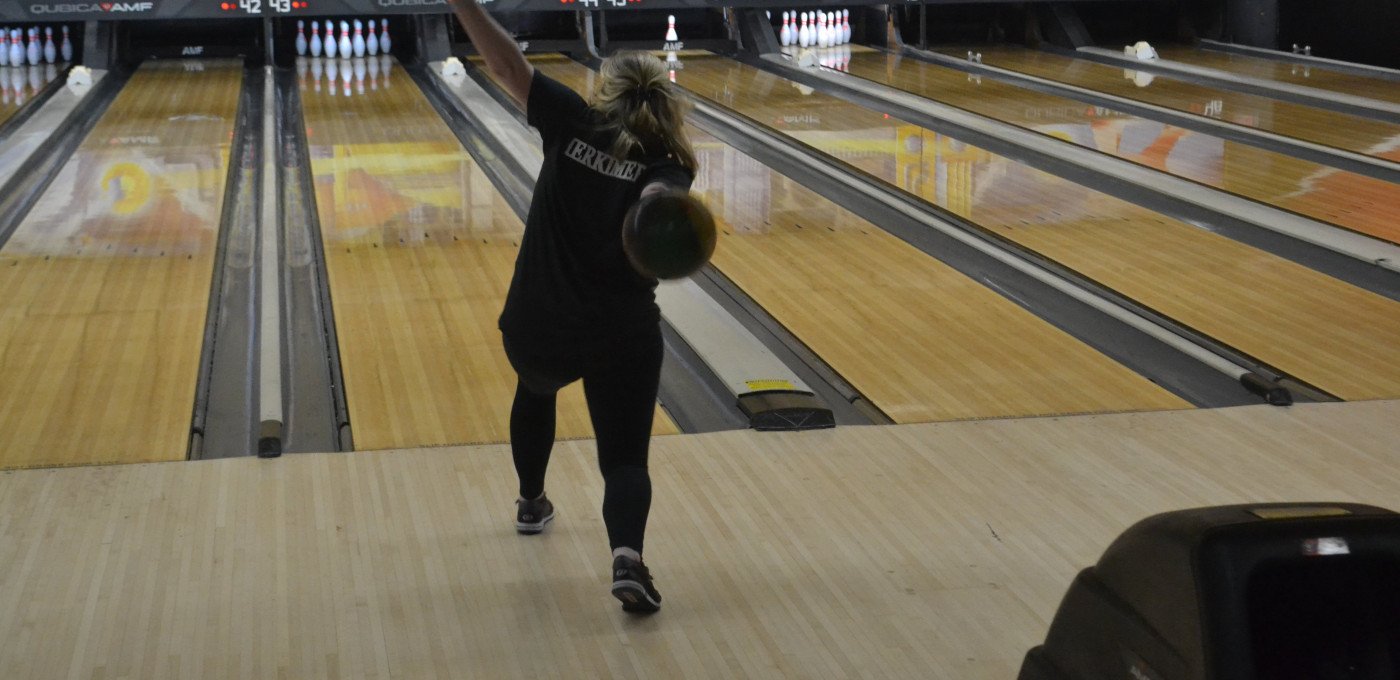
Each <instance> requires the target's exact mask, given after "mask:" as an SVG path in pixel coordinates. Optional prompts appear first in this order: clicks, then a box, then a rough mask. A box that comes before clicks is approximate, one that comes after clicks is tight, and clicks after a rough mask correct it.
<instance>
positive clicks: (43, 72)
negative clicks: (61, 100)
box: [0, 64, 58, 125]
mask: <svg viewBox="0 0 1400 680" xmlns="http://www.w3.org/2000/svg"><path fill="white" fill-rule="evenodd" d="M57 77H58V66H56V65H54V64H41V65H38V66H0V125H4V124H5V121H8V120H9V119H10V118H13V117H14V115H15V114H16V113H19V110H20V109H22V108H24V105H25V104H28V103H29V101H30V100H31V99H33V98H35V97H37V96H39V93H40V92H42V91H43V89H44V87H46V86H47V85H48V84H49V83H51V82H53V81H54V79H55V78H57Z"/></svg>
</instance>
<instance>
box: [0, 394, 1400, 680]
mask: <svg viewBox="0 0 1400 680" xmlns="http://www.w3.org/2000/svg"><path fill="white" fill-rule="evenodd" d="M1397 422H1400V401H1372V402H1352V403H1340V404H1312V405H1299V406H1294V407H1291V408H1286V409H1285V408H1276V407H1269V406H1251V407H1241V408H1233V409H1219V410H1210V411H1171V412H1159V413H1136V414H1118V415H1096V416H1077V417H1067V418H1039V419H1015V420H992V421H965V422H956V423H938V424H923V425H897V426H884V427H847V428H840V429H836V430H826V431H817V432H809V433H757V432H751V431H739V432H725V433H718V434H707V435H682V436H670V437H659V438H657V439H656V440H655V441H654V444H653V451H654V454H653V455H654V458H653V476H654V479H655V489H656V494H655V498H656V500H655V505H654V508H653V513H652V521H651V527H650V531H651V538H650V544H649V547H648V551H647V553H648V558H649V562H650V563H651V565H652V567H653V569H654V570H655V574H656V575H657V578H658V585H659V587H660V588H661V589H662V592H663V594H664V596H665V608H664V609H663V610H662V612H661V613H660V614H658V615H657V616H654V617H651V618H631V617H629V616H627V615H624V614H623V613H622V612H620V611H619V610H618V609H617V608H616V607H615V606H614V605H615V603H614V602H613V601H612V600H611V598H610V597H609V596H608V595H607V578H608V567H607V550H606V543H605V538H604V531H603V527H602V524H601V521H600V518H599V509H598V505H599V499H600V497H601V481H600V479H599V476H598V474H597V471H596V469H595V468H594V464H593V452H592V444H591V443H589V442H587V441H573V442H567V443H562V444H561V445H560V446H559V448H558V449H557V452H556V458H555V465H554V469H553V472H552V478H551V482H550V492H551V494H552V496H553V498H554V499H555V501H556V502H557V504H558V506H559V513H560V514H559V518H558V519H557V520H556V521H555V523H554V524H553V525H552V526H551V528H550V530H549V531H548V532H547V533H546V534H545V535H543V536H538V537H528V538H526V537H520V536H517V535H516V534H515V533H514V530H513V528H512V525H511V522H510V519H511V515H510V513H511V501H512V500H513V497H514V484H513V473H512V470H511V465H510V456H509V453H508V451H507V449H506V447H504V446H499V445H492V446H484V447H477V448H468V447H454V448H436V449H419V450H405V451H398V452H379V453H364V452H362V453H342V454H304V455H294V456H286V457H283V458H281V459H278V460H258V459H252V458H248V459H231V460H218V461H203V462H180V463H155V464H140V465H127V466H111V467H90V468H70V469H46V470H21V471H13V472H7V473H0V640H4V645H3V647H0V677H5V678H109V679H110V678H143V679H150V678H176V677H178V678H208V679H214V678H312V677H314V678H389V677H393V678H451V677H461V678H465V677H472V678H521V677H541V678H597V677H621V678H625V677H646V678H682V677H688V678H734V677H761V678H769V677H791V678H853V677H872V678H896V677H899V678H956V679H973V678H988V679H991V678H997V679H999V680H1001V679H1005V678H1011V677H1014V675H1015V672H1016V669H1017V668H1018V667H1019V663H1020V659H1021V656H1022V654H1023V653H1024V652H1025V650H1026V649H1027V648H1029V647H1030V646H1032V645H1034V644H1036V643H1037V642H1038V641H1039V640H1041V639H1042V637H1043V636H1044V634H1045V629H1046V626H1047V623H1048V620H1049V618H1050V617H1051V616H1052V614H1053V612H1054V611H1055V608H1056V606H1057V605H1058V602H1059V599H1060V597H1061V596H1062V594H1063V593H1064V590H1065V588H1066V587H1067V586H1068V584H1069V582H1070V579H1071V578H1072V576H1073V575H1074V574H1075V573H1076V571H1077V570H1078V569H1080V568H1081V567H1083V566H1086V565H1088V564H1091V563H1092V562H1093V561H1094V560H1096V559H1097V557H1098V556H1099V554H1100V553H1101V552H1102V550H1103V549H1104V547H1105V546H1106V545H1107V544H1108V543H1109V542H1110V541H1111V540H1112V539H1113V538H1114V537H1115V536H1117V535H1118V534H1119V533H1120V532H1121V531H1122V530H1123V529H1125V528H1126V527H1127V526H1128V525H1129V524H1131V523H1132V522H1134V521H1136V520H1138V519H1141V518H1143V517H1145V516H1147V515H1150V514H1153V513H1157V512H1161V511H1166V510H1171V509H1179V508H1186V507H1194V506H1204V505H1218V504H1226V503H1239V502H1253V501H1259V502H1264V501H1313V500H1322V501H1357V502H1363V503H1373V504H1377V505H1382V506H1386V505H1388V506H1391V507H1395V506H1400V503H1397V501H1396V499H1397V498H1400V450H1397V447H1396V446H1395V441H1396V427H1395V425H1394V423H1397Z"/></svg>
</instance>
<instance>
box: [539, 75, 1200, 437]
mask: <svg viewBox="0 0 1400 680" xmlns="http://www.w3.org/2000/svg"><path fill="white" fill-rule="evenodd" d="M535 64H536V67H537V68H539V69H540V70H541V71H543V72H544V73H545V74H546V75H549V76H551V77H553V78H556V79H558V80H560V81H561V82H564V83H565V84H567V85H569V86H570V87H573V88H575V89H576V90H579V91H581V92H590V91H592V89H593V82H594V78H595V74H594V73H593V72H592V71H590V70H588V69H586V68H584V67H582V66H580V65H578V64H574V63H571V62H560V61H558V60H552V61H551V60H536V61H535ZM689 131H690V134H691V135H692V141H693V142H694V143H695V145H696V153H697V155H698V157H699V160H700V172H699V175H698V177H697V178H696V181H695V185H694V187H693V191H694V192H695V193H696V194H697V195H699V196H701V197H702V199H703V200H704V201H705V202H706V204H707V205H709V206H710V208H711V209H712V210H713V211H714V212H715V216H716V218H717V220H718V221H719V223H720V226H721V228H722V229H723V230H724V232H725V233H724V236H723V238H722V239H721V241H720V246H719V249H718V250H717V252H716V253H715V258H714V264H715V266H716V267H717V268H719V270H720V271H721V272H723V273H724V275H725V276H727V277H729V278H730V279H731V280H733V281H734V282H735V283H736V284H737V285H738V286H739V287H740V288H742V289H743V290H744V292H745V293H747V294H749V295H750V296H751V297H752V298H753V299H754V300H755V301H756V302H758V303H759V304H760V305H762V306H763V308H764V309H765V310H766V311H767V312H768V313H770V314H771V315H773V317H774V318H776V319H777V320H778V321H779V322H781V323H782V324H783V325H784V327H786V328H787V329H789V330H790V331H792V332H793V334H794V335H795V336H796V337H797V338H798V339H799V340H801V342H803V343H804V344H805V345H806V346H808V347H810V348H811V349H812V350H813V351H814V352H816V353H817V354H818V355H819V356H821V357H822V359H823V360H824V361H826V362H827V363H828V364H830V365H831V366H832V367H834V368H835V369H836V370H837V371H838V372H839V373H840V374H841V375H842V376H843V377H844V378H845V379H846V380H847V381H849V382H850V383H851V384H852V385H854V386H855V387H856V388H857V389H859V390H860V391H861V393H862V394H864V395H865V396H866V397H867V398H869V399H870V400H871V402H872V403H873V404H875V405H876V406H877V407H879V408H880V409H881V410H882V411H884V412H885V413H886V414H887V415H889V416H890V417H891V418H892V419H894V420H895V421H896V422H902V423H907V422H925V421H933V420H951V419H962V418H993V417H1014V416H1032V415H1049V414H1062V413H1084V412H1096V411H1128V410H1148V409H1167V408H1183V407H1185V406H1187V404H1186V403H1185V402H1183V401H1182V400H1180V399H1178V398H1176V397H1175V396H1173V395H1171V394H1170V393H1168V392H1166V391H1165V390H1163V389H1162V388H1160V387H1158V386H1156V385H1154V384H1152V383H1151V382H1149V381H1148V380H1146V379H1145V378H1143V377H1142V376H1139V375H1137V374H1135V373H1133V372H1132V371H1130V370H1128V369H1126V368H1124V367H1123V366H1121V365H1119V364H1117V363H1116V362H1114V361H1113V360H1111V359H1109V358H1108V357H1106V356H1104V355H1102V354H1100V353H1099V352H1097V351H1096V350H1094V349H1092V348H1091V347H1089V346H1087V345H1085V344H1083V343H1081V342H1079V341H1078V340H1075V339H1074V338H1073V337H1071V336H1069V335H1067V334H1066V333H1064V332H1063V331H1061V330H1059V329H1057V328H1055V327H1053V326H1051V325H1050V324H1048V323H1046V322H1045V321H1042V320H1040V319H1038V318H1036V317H1035V316H1033V315H1032V314H1030V313H1029V312H1027V311H1025V310H1024V309H1022V308H1021V307H1019V306H1017V305H1016V304H1014V303H1012V302H1011V301H1009V300H1007V299H1005V298H1003V297H1001V296H1000V295H998V294H997V293H995V292H993V291H992V290H991V289H989V288H988V287H986V286H984V285H983V284H981V283H980V282H978V281H974V280H973V279H970V278H968V277H966V276H964V275H962V274H960V273H958V272H957V271H955V270H953V269H952V268H951V267H948V266H947V265H944V264H943V263H941V262H938V261H937V260H934V259H933V258H930V257H929V256H927V255H925V254H924V253H922V252H920V251H918V250H916V249H915V248H913V247H912V246H909V245H908V244H905V243H904V242H902V241H900V240H898V239H896V238H894V237H893V236H890V235H889V234H886V233H885V232H883V231H881V230H880V229H878V228H875V227H874V226H872V225H871V224H870V223H869V222H867V221H866V220H864V219H862V218H861V217H860V216H858V215H855V214H853V213H851V212H850V211H848V210H845V209H843V208H841V207H840V206H838V205H836V204H835V203H833V202H832V201H830V200H829V199H826V198H824V197H822V196H820V195H818V194H816V193H815V192H813V191H811V190H809V189H807V188H805V187H803V186H802V185H800V184H798V183H797V182H795V181H793V180H791V179H788V178H787V177H785V176H783V175H781V174H779V173H776V172H773V171H772V170H770V169H769V168H768V167H767V166H765V165H763V164H761V163H759V162H758V161H757V160H755V159H753V158H752V157H750V156H747V155H745V154H743V153H741V152H739V151H738V150H736V149H734V148H733V147H730V146H728V145H726V144H723V143H721V142H719V141H718V140H716V139H715V138H713V137H711V136H709V135H707V134H705V133H704V132H703V131H700V130H698V129H697V128H695V127H693V126H692V127H691V128H690V129H689Z"/></svg>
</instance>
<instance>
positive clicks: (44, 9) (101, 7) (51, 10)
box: [29, 2, 156, 14]
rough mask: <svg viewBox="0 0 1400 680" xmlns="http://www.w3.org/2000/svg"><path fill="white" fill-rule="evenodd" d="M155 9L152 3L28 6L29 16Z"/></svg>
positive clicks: (87, 3) (77, 3)
mask: <svg viewBox="0 0 1400 680" xmlns="http://www.w3.org/2000/svg"><path fill="white" fill-rule="evenodd" d="M155 8H156V3H154V2H55V3H50V4H40V3H35V4H32V5H30V6H29V12H30V14H115V13H124V14H136V13H141V12H150V11H152V10H154V9H155Z"/></svg>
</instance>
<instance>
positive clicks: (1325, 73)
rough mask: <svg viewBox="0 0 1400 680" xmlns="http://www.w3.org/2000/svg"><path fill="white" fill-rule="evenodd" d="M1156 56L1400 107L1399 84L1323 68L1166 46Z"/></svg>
mask: <svg viewBox="0 0 1400 680" xmlns="http://www.w3.org/2000/svg"><path fill="white" fill-rule="evenodd" d="M1157 54H1158V56H1160V57H1161V58H1163V59H1167V60H1170V61H1179V62H1183V63H1187V64H1195V65H1197V66H1205V67H1207V68H1213V69H1217V70H1220V71H1229V72H1230V73H1236V74H1239V75H1245V76H1250V77H1253V78H1265V79H1268V80H1274V81H1277V82H1280V83H1289V84H1292V85H1303V86H1307V87H1315V88H1318V89H1321V90H1327V91H1329V92H1342V93H1345V94H1350V95H1356V96H1358V97H1369V98H1371V99H1379V100H1381V101H1387V102H1393V103H1397V104H1400V85H1397V84H1395V83H1393V82H1390V81H1387V80H1381V79H1379V78H1368V77H1366V76H1362V75H1355V74H1351V73H1342V72H1341V71H1333V70H1331V69H1328V68H1326V67H1320V66H1311V65H1303V64H1297V63H1292V62H1283V61H1277V60H1274V59H1264V58H1262V57H1251V56H1249V55H1244V54H1234V53H1231V52H1221V51H1218V50H1204V49H1199V48H1196V47H1187V46H1181V45H1168V46H1166V47H1163V48H1161V49H1159V50H1158V51H1157Z"/></svg>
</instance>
